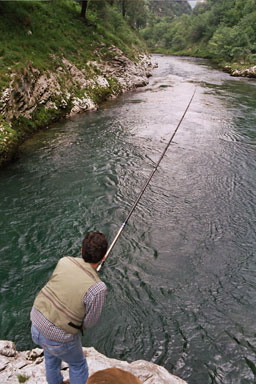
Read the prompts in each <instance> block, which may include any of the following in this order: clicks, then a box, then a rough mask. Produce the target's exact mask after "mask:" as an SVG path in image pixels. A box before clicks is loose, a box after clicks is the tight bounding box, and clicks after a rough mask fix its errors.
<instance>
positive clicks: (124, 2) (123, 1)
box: [122, 0, 126, 17]
mask: <svg viewBox="0 0 256 384" xmlns="http://www.w3.org/2000/svg"><path fill="white" fill-rule="evenodd" d="M122 15H123V17H125V15H126V0H122Z"/></svg>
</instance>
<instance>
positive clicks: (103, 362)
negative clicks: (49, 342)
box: [0, 340, 187, 384]
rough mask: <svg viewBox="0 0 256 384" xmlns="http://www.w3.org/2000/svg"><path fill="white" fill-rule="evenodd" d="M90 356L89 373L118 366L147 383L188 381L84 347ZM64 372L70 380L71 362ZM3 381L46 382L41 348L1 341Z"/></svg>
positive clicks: (151, 365)
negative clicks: (22, 348) (27, 348)
mask: <svg viewBox="0 0 256 384" xmlns="http://www.w3.org/2000/svg"><path fill="white" fill-rule="evenodd" d="M83 350H84V354H85V356H86V358H87V362H88V366H89V372H90V376H91V375H92V374H93V373H95V372H97V371H100V370H103V369H107V368H113V367H115V368H119V369H122V370H124V371H128V372H130V373H132V374H133V375H135V376H136V377H138V378H139V379H140V380H141V381H142V383H145V384H187V383H186V382H185V381H184V380H182V379H180V378H179V377H177V376H174V375H172V374H171V373H169V372H168V371H167V370H166V369H165V368H163V367H160V366H159V365H156V364H154V363H151V362H147V361H144V360H138V361H134V362H132V363H128V362H126V361H121V360H116V359H110V358H107V357H106V356H104V355H102V354H101V353H99V352H97V351H96V350H95V349H94V348H83ZM62 373H63V376H64V379H68V377H69V373H68V365H67V364H65V363H63V365H62ZM0 383H1V384H17V383H26V384H47V382H46V379H45V368H44V356H43V350H42V349H40V348H35V349H32V350H31V351H22V352H18V351H17V350H16V347H15V344H14V343H13V342H11V341H6V340H0Z"/></svg>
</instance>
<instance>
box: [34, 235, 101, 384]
mask: <svg viewBox="0 0 256 384" xmlns="http://www.w3.org/2000/svg"><path fill="white" fill-rule="evenodd" d="M107 248H108V242H107V239H106V237H105V236H104V235H103V234H102V233H99V232H89V233H88V234H87V235H86V236H85V238H84V240H83V243H82V258H80V257H63V258H61V259H60V260H59V262H58V264H57V266H56V268H55V270H54V272H53V274H52V276H51V278H50V280H49V281H48V283H47V284H46V285H45V286H44V287H43V288H42V289H41V291H40V292H39V294H38V295H37V297H36V299H35V301H34V305H33V308H32V310H31V321H32V328H31V333H32V339H33V341H34V342H35V343H36V344H39V345H40V346H41V347H42V348H43V349H44V357H45V368H46V379H47V382H48V384H61V383H62V382H63V377H62V375H61V372H60V369H61V361H62V360H63V361H65V362H67V363H68V364H69V377H70V384H85V383H86V381H87V379H88V366H87V362H86V358H85V356H84V354H83V350H82V343H81V333H83V329H86V328H89V327H91V326H93V325H94V324H95V323H96V322H97V320H98V319H99V317H100V314H101V310H102V307H103V305H104V301H105V294H106V289H107V288H106V285H105V284H104V283H103V282H102V281H101V280H100V279H99V277H98V274H97V271H96V269H97V267H98V265H99V264H100V262H101V261H102V260H103V259H104V255H105V254H106V251H107Z"/></svg>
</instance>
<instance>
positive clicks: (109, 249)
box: [97, 88, 196, 271]
mask: <svg viewBox="0 0 256 384" xmlns="http://www.w3.org/2000/svg"><path fill="white" fill-rule="evenodd" d="M195 93H196V88H195V90H194V92H193V95H192V96H191V98H190V100H189V103H188V105H187V107H186V109H185V111H184V113H183V115H182V117H181V119H180V121H179V123H178V125H177V126H176V128H175V130H174V132H173V134H172V135H171V137H170V140H169V141H168V143H167V145H166V146H165V148H164V150H163V152H162V154H161V156H160V158H159V160H158V162H157V163H156V165H155V167H154V168H153V169H152V171H151V173H150V175H149V177H148V179H147V180H146V182H145V184H144V185H143V187H142V189H141V191H140V193H139V195H138V197H137V199H136V200H135V202H134V204H133V206H132V208H131V209H130V212H129V213H128V215H127V217H126V219H125V221H124V222H123V223H122V225H121V227H120V228H119V230H118V232H117V234H116V236H115V238H114V240H113V241H112V243H111V244H110V246H109V248H108V250H107V252H106V255H105V256H104V260H103V261H102V262H101V263H100V264H99V265H98V267H97V271H99V270H100V269H101V267H102V266H103V264H104V263H105V261H106V259H107V257H108V255H109V254H110V252H111V251H112V249H113V247H114V245H115V244H116V242H117V240H118V238H119V236H120V235H121V233H122V231H123V229H124V227H125V226H126V224H127V223H128V220H129V219H130V217H131V215H132V214H133V212H134V210H135V208H136V207H137V205H138V203H139V201H140V199H141V197H142V195H143V194H144V192H145V190H146V188H147V186H148V185H149V183H150V181H151V179H152V177H153V176H154V174H155V172H156V170H157V168H158V166H159V164H160V163H161V161H162V159H163V157H164V155H165V154H166V152H167V149H168V148H169V146H170V144H171V142H172V140H173V138H174V136H175V135H176V133H177V131H178V129H179V127H180V125H181V123H182V121H183V119H184V117H185V116H186V113H187V111H188V109H189V107H190V104H191V103H192V100H193V98H194V96H195Z"/></svg>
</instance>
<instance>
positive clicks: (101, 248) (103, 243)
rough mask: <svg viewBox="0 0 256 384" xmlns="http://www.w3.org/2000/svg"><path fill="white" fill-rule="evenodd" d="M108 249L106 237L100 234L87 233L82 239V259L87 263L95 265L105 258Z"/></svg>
mask: <svg viewBox="0 0 256 384" xmlns="http://www.w3.org/2000/svg"><path fill="white" fill-rule="evenodd" d="M107 249H108V241H107V239H106V236H105V235H103V233H100V232H89V233H87V235H86V236H85V238H84V239H83V243H82V257H83V259H84V261H86V262H87V263H93V264H96V263H98V262H100V261H101V260H102V259H103V257H104V256H105V254H106V252H107Z"/></svg>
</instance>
